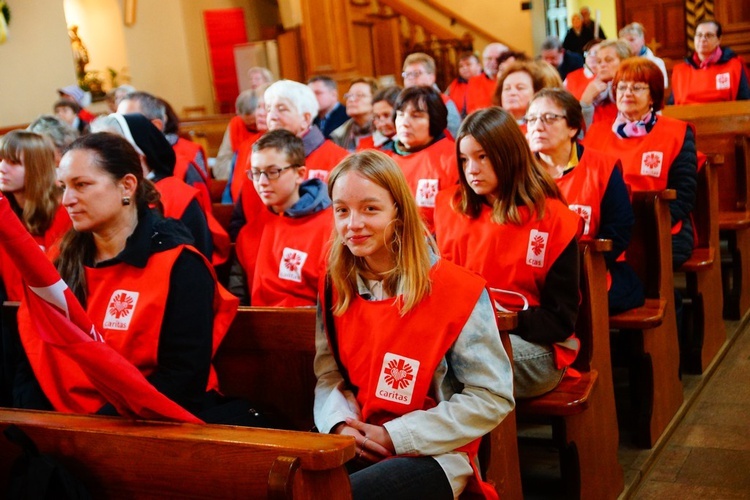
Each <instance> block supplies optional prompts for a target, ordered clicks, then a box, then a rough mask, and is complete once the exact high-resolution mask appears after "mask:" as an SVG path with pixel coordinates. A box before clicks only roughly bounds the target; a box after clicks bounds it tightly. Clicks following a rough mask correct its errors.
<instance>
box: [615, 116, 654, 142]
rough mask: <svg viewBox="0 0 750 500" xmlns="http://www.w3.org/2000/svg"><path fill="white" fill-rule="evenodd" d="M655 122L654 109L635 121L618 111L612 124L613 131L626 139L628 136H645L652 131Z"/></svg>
mask: <svg viewBox="0 0 750 500" xmlns="http://www.w3.org/2000/svg"><path fill="white" fill-rule="evenodd" d="M655 124H656V113H654V112H653V110H649V112H648V113H646V114H645V115H644V116H643V117H642V118H641V119H640V120H635V121H631V120H628V119H627V118H626V117H625V115H623V114H622V113H619V112H618V113H617V118H616V119H615V122H614V123H613V124H612V132H614V133H615V134H617V135H619V136H620V137H622V138H624V139H627V138H628V137H643V136H644V135H646V134H648V133H649V132H651V129H652V128H654V125H655Z"/></svg>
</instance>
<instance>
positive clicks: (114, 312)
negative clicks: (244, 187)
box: [15, 133, 237, 414]
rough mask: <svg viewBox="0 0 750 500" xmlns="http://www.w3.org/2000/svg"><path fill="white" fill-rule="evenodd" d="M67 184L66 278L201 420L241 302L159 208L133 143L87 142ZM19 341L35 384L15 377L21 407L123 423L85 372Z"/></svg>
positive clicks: (25, 338)
mask: <svg viewBox="0 0 750 500" xmlns="http://www.w3.org/2000/svg"><path fill="white" fill-rule="evenodd" d="M58 179H59V182H60V184H61V186H62V187H63V195H62V204H63V206H64V207H65V208H66V209H67V211H68V214H69V215H70V218H71V220H72V224H73V229H74V230H72V231H69V232H68V233H67V234H66V235H65V237H64V238H63V240H62V242H61V243H60V245H59V256H58V257H57V259H56V262H55V263H56V266H57V268H58V271H59V272H60V276H61V277H62V278H63V279H64V280H65V282H66V283H67V284H68V285H69V287H70V289H71V290H72V291H73V292H74V293H75V295H76V297H77V298H78V300H79V301H80V302H81V304H82V305H83V306H84V307H85V309H86V312H87V313H88V315H89V317H90V318H91V320H92V321H93V323H94V325H95V326H96V329H97V331H98V332H99V333H100V334H101V335H102V336H103V337H104V341H105V342H106V343H107V344H109V345H110V347H112V348H114V349H115V350H117V351H118V352H119V353H120V354H122V355H123V356H124V357H125V358H126V359H127V360H128V361H130V362H131V363H132V364H133V365H134V366H135V367H136V368H138V369H139V370H140V371H141V372H142V373H143V374H144V375H145V376H146V378H147V380H148V381H149V382H150V383H151V384H152V385H153V386H154V387H155V388H156V389H157V390H158V391H159V392H161V393H163V394H164V395H166V396H167V397H168V398H170V399H172V400H173V401H174V402H176V403H177V404H179V405H181V406H182V407H184V408H185V409H187V410H188V411H190V412H192V413H194V414H199V413H200V412H201V411H203V410H204V409H206V407H207V406H210V405H212V404H213V397H212V395H213V394H214V393H213V391H212V390H213V389H216V388H217V381H216V377H215V374H214V373H213V369H212V366H211V358H212V357H213V353H214V352H215V351H216V348H217V347H218V345H219V343H220V342H221V339H222V338H223V336H224V334H225V333H226V330H227V328H228V326H229V323H230V322H231V319H232V317H233V316H234V311H235V310H236V306H237V301H236V300H235V299H233V298H231V296H229V294H228V292H226V291H224V290H223V289H222V288H221V287H220V286H219V285H218V283H217V281H216V277H215V275H214V273H213V270H212V268H211V264H210V263H209V262H208V261H207V260H206V258H205V257H204V256H203V255H201V254H200V253H199V252H198V251H197V250H196V249H195V248H193V247H192V245H191V242H192V238H191V237H190V234H189V233H188V232H187V231H186V229H185V228H184V226H183V225H182V224H180V223H179V222H177V221H174V220H172V219H163V218H162V217H161V216H160V215H158V214H157V213H156V212H155V211H153V210H152V209H151V208H150V207H151V206H153V205H154V204H158V200H159V195H158V192H157V191H156V190H155V189H154V186H153V184H151V182H149V181H147V180H144V178H143V170H142V168H141V162H140V159H139V157H138V153H136V151H135V149H134V148H133V146H131V145H130V143H128V141H127V140H125V139H123V138H122V137H119V136H117V135H114V134H109V133H95V134H90V135H88V136H86V137H82V138H81V139H79V140H77V141H76V142H74V143H73V144H72V145H71V146H70V148H69V149H68V151H67V153H65V155H64V156H63V158H62V160H61V162H60V167H59V175H58ZM20 333H21V341H22V343H23V346H24V348H25V352H26V354H27V357H28V361H29V364H30V366H31V368H32V369H33V374H32V373H26V376H27V378H26V379H25V380H21V379H19V376H17V377H16V389H17V390H16V394H15V398H16V400H15V401H16V404H17V405H19V406H21V407H29V406H32V407H33V406H36V407H40V406H41V407H44V406H45V405H44V404H41V402H42V401H44V399H45V397H46V399H47V401H48V402H47V404H46V406H47V407H48V408H49V407H51V408H53V409H56V410H59V411H68V412H77V413H102V414H112V413H114V407H113V406H111V404H110V403H108V402H107V401H106V400H104V399H103V398H102V396H101V395H100V393H99V392H98V391H97V390H96V389H95V388H94V387H93V386H92V382H91V381H90V380H89V379H88V378H87V377H86V376H85V375H84V374H83V372H82V371H81V369H80V368H79V367H78V366H77V365H75V364H74V363H73V362H71V361H70V360H68V359H67V358H66V357H65V356H62V355H60V354H59V353H58V352H57V351H55V350H52V349H50V348H49V347H46V346H45V344H44V343H43V342H42V341H41V338H40V336H39V334H36V335H35V334H34V332H31V331H25V330H21V331H20ZM61 365H62V366H64V367H65V369H64V370H62V371H60V370H57V371H54V370H50V368H49V367H59V366H61ZM19 373H20V372H19ZM55 373H57V374H59V373H64V376H55ZM40 388H41V391H43V396H40V395H39V392H40V391H39V389H40ZM35 389H36V390H35ZM207 391H209V392H207ZM35 393H36V395H35Z"/></svg>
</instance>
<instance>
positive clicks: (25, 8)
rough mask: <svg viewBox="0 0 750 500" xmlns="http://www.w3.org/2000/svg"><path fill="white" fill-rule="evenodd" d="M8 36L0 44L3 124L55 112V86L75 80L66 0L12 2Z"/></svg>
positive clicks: (20, 121) (11, 123) (5, 125)
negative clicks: (65, 6) (63, 1)
mask: <svg viewBox="0 0 750 500" xmlns="http://www.w3.org/2000/svg"><path fill="white" fill-rule="evenodd" d="M11 8H12V14H13V17H12V19H11V23H10V27H9V31H10V35H9V37H8V40H7V41H6V42H5V43H4V44H2V45H0V61H2V69H0V82H1V83H0V89H2V93H1V94H0V127H10V126H12V125H18V124H24V123H28V122H30V121H32V120H33V119H34V118H36V117H37V116H39V115H40V114H42V113H51V112H52V104H53V103H54V102H55V100H56V99H57V92H56V89H57V88H59V87H63V86H65V85H70V84H72V83H75V81H76V76H75V68H74V67H73V58H72V54H71V51H70V41H69V38H68V30H67V28H66V25H65V14H64V12H63V4H62V2H56V1H53V0H23V1H20V2H11Z"/></svg>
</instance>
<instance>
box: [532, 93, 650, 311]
mask: <svg viewBox="0 0 750 500" xmlns="http://www.w3.org/2000/svg"><path fill="white" fill-rule="evenodd" d="M526 121H527V132H526V139H527V141H528V142H529V147H530V148H531V151H532V152H533V153H535V154H536V157H537V158H538V159H539V160H540V161H541V162H542V164H543V165H544V167H545V169H546V170H547V172H548V173H549V174H550V175H551V176H552V178H553V179H555V183H556V184H557V187H558V188H560V191H561V192H562V194H563V196H564V197H565V200H566V201H567V203H568V207H570V209H571V210H573V211H574V212H576V213H577V214H579V215H580V216H581V218H583V220H584V229H583V235H582V236H581V239H582V240H591V239H595V238H604V239H609V240H612V250H610V251H609V252H606V253H605V254H604V260H605V262H606V264H607V270H608V271H609V276H608V278H609V279H608V280H607V282H608V285H609V294H608V295H609V310H610V312H611V313H612V314H616V313H619V312H622V311H626V310H628V309H632V308H634V307H638V306H640V305H642V304H643V302H644V300H645V297H644V294H643V285H642V284H641V282H640V280H639V279H638V276H637V275H636V273H635V271H634V270H633V269H632V268H631V267H630V266H629V265H628V264H627V262H618V260H617V259H618V257H619V256H620V255H621V254H622V253H623V252H624V251H625V250H626V249H627V247H628V244H629V243H630V236H631V229H632V227H633V224H634V223H635V218H634V217H633V208H632V207H631V205H630V199H629V197H628V189H627V187H626V186H625V182H624V181H623V179H622V167H621V166H620V164H619V161H618V160H617V159H616V158H614V157H611V156H609V155H606V154H604V153H600V152H598V151H595V150H593V149H591V148H585V149H584V147H583V146H582V145H581V144H580V143H579V142H578V141H577V138H578V134H579V132H580V131H581V128H582V127H583V112H582V111H581V105H580V103H579V102H578V100H577V99H576V98H575V97H574V96H573V95H572V94H570V93H569V92H568V91H566V90H562V89H544V90H542V91H540V92H538V93H537V94H536V95H534V97H533V98H532V100H531V104H530V105H529V112H528V114H527V115H526Z"/></svg>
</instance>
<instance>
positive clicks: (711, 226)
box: [680, 158, 726, 374]
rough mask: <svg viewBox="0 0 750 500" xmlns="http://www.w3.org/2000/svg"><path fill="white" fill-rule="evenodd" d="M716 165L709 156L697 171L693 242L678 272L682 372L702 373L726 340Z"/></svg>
mask: <svg viewBox="0 0 750 500" xmlns="http://www.w3.org/2000/svg"><path fill="white" fill-rule="evenodd" d="M717 168H718V167H717V165H715V164H714V163H712V162H711V159H710V158H709V160H708V161H707V162H706V164H705V165H704V166H703V167H702V168H701V169H700V170H699V172H698V189H697V193H696V204H695V209H694V210H693V229H694V232H695V238H696V244H695V248H694V249H693V253H692V255H691V256H690V258H689V259H688V260H687V262H685V263H684V264H683V265H682V267H681V268H680V271H682V272H684V273H685V278H686V280H685V281H686V286H687V290H686V298H688V299H689V302H690V306H689V307H686V308H685V311H686V313H687V312H688V311H689V314H686V317H685V319H686V320H690V321H685V322H684V328H683V329H684V330H685V332H686V333H685V336H684V338H681V339H680V354H681V361H682V363H681V369H682V371H683V372H689V373H699V374H700V373H703V371H704V370H705V369H706V368H707V367H708V365H709V364H710V363H711V361H712V360H713V359H714V357H715V356H716V354H718V352H719V349H721V346H722V345H723V344H724V342H725V341H726V328H725V326H724V320H723V318H722V305H723V291H722V281H721V258H720V255H721V249H720V247H719V191H718V179H717V175H718V174H717V172H716V169H717Z"/></svg>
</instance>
